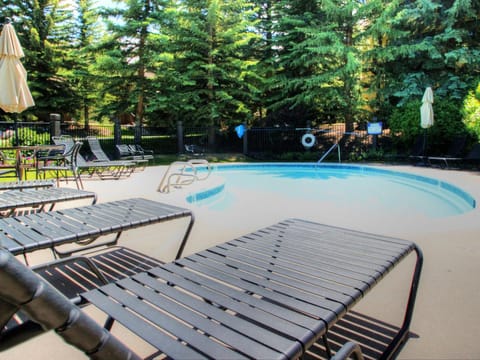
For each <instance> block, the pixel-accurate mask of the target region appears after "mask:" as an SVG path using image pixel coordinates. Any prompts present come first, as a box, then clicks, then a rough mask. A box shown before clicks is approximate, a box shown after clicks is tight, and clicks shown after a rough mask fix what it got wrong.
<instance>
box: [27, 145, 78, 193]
mask: <svg viewBox="0 0 480 360" xmlns="http://www.w3.org/2000/svg"><path fill="white" fill-rule="evenodd" d="M57 145H58V144H57ZM81 147H82V143H79V142H77V143H72V144H69V146H65V148H64V151H63V153H58V152H55V153H53V154H52V153H50V154H45V155H42V157H40V158H37V165H36V171H37V178H38V177H39V176H40V175H41V174H43V178H44V179H45V177H46V175H47V173H54V175H55V177H56V179H57V186H59V185H60V179H65V180H66V181H68V179H69V178H70V177H73V179H74V180H75V184H76V185H77V189H83V183H82V179H81V178H80V173H79V169H78V158H79V154H80V148H81ZM40 162H43V165H40Z"/></svg>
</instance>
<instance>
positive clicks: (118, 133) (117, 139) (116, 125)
mask: <svg viewBox="0 0 480 360" xmlns="http://www.w3.org/2000/svg"><path fill="white" fill-rule="evenodd" d="M111 120H112V121H113V145H120V144H121V143H122V128H121V126H120V120H119V119H118V118H117V117H112V119H111Z"/></svg>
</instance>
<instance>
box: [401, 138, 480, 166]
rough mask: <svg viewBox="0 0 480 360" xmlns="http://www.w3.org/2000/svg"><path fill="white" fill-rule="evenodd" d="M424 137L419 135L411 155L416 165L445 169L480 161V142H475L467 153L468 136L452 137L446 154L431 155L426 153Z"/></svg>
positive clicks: (470, 164)
mask: <svg viewBox="0 0 480 360" xmlns="http://www.w3.org/2000/svg"><path fill="white" fill-rule="evenodd" d="M424 141H425V139H423V137H419V138H418V139H417V141H416V143H415V144H414V146H413V148H412V152H411V154H410V155H409V158H410V160H411V161H412V162H413V163H414V164H415V165H416V164H420V165H423V166H438V167H440V168H443V169H449V168H460V167H462V166H467V165H469V166H473V165H478V164H479V163H480V143H477V144H474V145H473V146H472V147H471V148H470V151H469V152H468V153H467V154H466V155H465V154H464V151H465V147H466V142H467V138H466V136H463V135H461V136H456V137H454V138H453V139H452V141H451V143H450V145H449V147H448V149H447V151H446V152H445V154H441V155H435V156H429V155H426V154H425V153H424V148H423V147H424Z"/></svg>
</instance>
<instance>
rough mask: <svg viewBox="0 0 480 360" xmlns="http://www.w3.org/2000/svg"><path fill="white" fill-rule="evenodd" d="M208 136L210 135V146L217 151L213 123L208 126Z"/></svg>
mask: <svg viewBox="0 0 480 360" xmlns="http://www.w3.org/2000/svg"><path fill="white" fill-rule="evenodd" d="M207 137H208V148H209V149H212V150H213V151H215V150H216V147H215V126H213V125H212V126H209V127H208V134H207Z"/></svg>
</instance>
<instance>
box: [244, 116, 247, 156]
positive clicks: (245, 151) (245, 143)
mask: <svg viewBox="0 0 480 360" xmlns="http://www.w3.org/2000/svg"><path fill="white" fill-rule="evenodd" d="M243 126H244V127H245V132H244V133H243V155H247V154H248V127H247V123H245V124H243Z"/></svg>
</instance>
